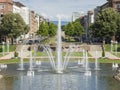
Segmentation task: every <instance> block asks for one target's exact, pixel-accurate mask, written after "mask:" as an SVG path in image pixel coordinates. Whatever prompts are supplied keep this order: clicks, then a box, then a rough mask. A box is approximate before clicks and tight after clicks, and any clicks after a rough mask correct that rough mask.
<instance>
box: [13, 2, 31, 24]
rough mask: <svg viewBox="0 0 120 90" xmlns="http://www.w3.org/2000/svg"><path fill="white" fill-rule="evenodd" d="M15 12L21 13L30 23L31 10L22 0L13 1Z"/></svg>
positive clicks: (27, 22) (26, 21)
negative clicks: (18, 0) (20, 0)
mask: <svg viewBox="0 0 120 90" xmlns="http://www.w3.org/2000/svg"><path fill="white" fill-rule="evenodd" d="M13 13H19V14H20V15H21V17H22V18H23V20H24V21H25V23H26V24H27V25H29V22H30V21H29V17H30V10H29V8H28V7H26V6H25V5H23V4H22V3H20V2H13Z"/></svg>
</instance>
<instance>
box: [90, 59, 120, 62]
mask: <svg viewBox="0 0 120 90" xmlns="http://www.w3.org/2000/svg"><path fill="white" fill-rule="evenodd" d="M89 61H90V62H95V59H89ZM98 62H99V63H120V60H109V59H98Z"/></svg>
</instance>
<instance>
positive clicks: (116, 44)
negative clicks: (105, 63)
mask: <svg viewBox="0 0 120 90" xmlns="http://www.w3.org/2000/svg"><path fill="white" fill-rule="evenodd" d="M117 44H118V42H117V41H116V42H115V52H116V53H115V54H116V55H117V47H118V46H117Z"/></svg>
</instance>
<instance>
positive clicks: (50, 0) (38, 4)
mask: <svg viewBox="0 0 120 90" xmlns="http://www.w3.org/2000/svg"><path fill="white" fill-rule="evenodd" d="M14 1H19V2H21V3H23V4H24V5H26V6H27V7H29V8H30V9H31V10H34V11H36V12H37V13H38V14H41V15H43V16H44V17H45V18H49V19H50V20H55V19H56V16H57V15H62V16H64V19H65V20H70V19H71V17H72V12H81V13H86V12H87V11H88V10H92V9H94V8H95V7H96V6H101V5H102V4H104V3H106V1H107V0H14Z"/></svg>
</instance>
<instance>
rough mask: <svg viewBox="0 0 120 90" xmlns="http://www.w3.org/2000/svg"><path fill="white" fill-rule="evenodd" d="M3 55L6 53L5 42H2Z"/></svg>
mask: <svg viewBox="0 0 120 90" xmlns="http://www.w3.org/2000/svg"><path fill="white" fill-rule="evenodd" d="M2 55H3V56H4V55H5V42H2Z"/></svg>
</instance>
